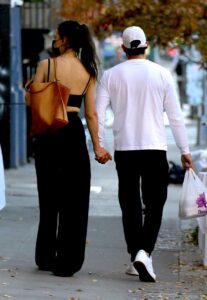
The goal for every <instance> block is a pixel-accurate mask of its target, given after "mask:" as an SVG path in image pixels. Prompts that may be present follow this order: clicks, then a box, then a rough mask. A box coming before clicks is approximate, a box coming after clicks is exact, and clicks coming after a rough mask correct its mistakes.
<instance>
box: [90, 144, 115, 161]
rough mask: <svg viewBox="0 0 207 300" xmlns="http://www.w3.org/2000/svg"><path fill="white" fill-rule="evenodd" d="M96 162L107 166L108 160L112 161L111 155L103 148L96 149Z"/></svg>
mask: <svg viewBox="0 0 207 300" xmlns="http://www.w3.org/2000/svg"><path fill="white" fill-rule="evenodd" d="M94 153H95V160H97V161H98V162H99V163H100V164H105V163H106V162H107V161H108V160H112V156H111V154H110V153H109V152H108V151H107V150H105V149H104V148H103V147H98V148H97V149H94Z"/></svg>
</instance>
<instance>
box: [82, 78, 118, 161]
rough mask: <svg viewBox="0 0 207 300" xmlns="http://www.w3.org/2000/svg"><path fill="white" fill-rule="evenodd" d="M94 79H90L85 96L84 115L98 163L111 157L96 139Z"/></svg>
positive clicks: (96, 118)
mask: <svg viewBox="0 0 207 300" xmlns="http://www.w3.org/2000/svg"><path fill="white" fill-rule="evenodd" d="M94 94H95V81H94V80H91V82H90V84H89V87H88V90H87V93H86V98H85V117H86V122H87V125H88V129H89V132H90V135H91V140H92V143H93V150H94V153H95V158H96V159H97V160H98V161H99V162H100V163H105V162H107V161H108V160H111V159H112V157H111V155H110V153H108V152H107V151H106V150H105V149H104V148H103V147H101V146H100V144H99V139H98V116H97V112H96V106H95V98H94Z"/></svg>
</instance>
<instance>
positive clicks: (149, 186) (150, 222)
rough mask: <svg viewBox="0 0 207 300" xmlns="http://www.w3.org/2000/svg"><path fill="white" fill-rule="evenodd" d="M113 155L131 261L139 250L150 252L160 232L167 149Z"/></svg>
mask: <svg viewBox="0 0 207 300" xmlns="http://www.w3.org/2000/svg"><path fill="white" fill-rule="evenodd" d="M114 157H115V163H116V169H117V174H118V182H119V187H118V194H119V203H120V207H121V210H122V221H123V228H124V234H125V239H126V243H127V249H128V252H129V254H130V255H131V261H134V259H135V256H136V254H137V252H138V251H139V250H140V249H143V250H145V251H146V252H148V253H151V252H152V251H153V249H154V247H155V243H156V240H157V237H158V234H159V230H160V226H161V221H162V213H163V207H164V204H165V202H166V199H167V186H168V162H167V157H166V151H161V150H135V151H115V155H114ZM143 207H144V210H143ZM143 211H144V214H143Z"/></svg>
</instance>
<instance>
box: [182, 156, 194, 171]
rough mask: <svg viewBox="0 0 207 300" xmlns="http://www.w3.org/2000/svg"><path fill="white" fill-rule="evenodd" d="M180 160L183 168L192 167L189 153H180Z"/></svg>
mask: <svg viewBox="0 0 207 300" xmlns="http://www.w3.org/2000/svg"><path fill="white" fill-rule="evenodd" d="M181 162H182V166H183V169H190V168H192V169H193V160H192V156H191V154H182V155H181Z"/></svg>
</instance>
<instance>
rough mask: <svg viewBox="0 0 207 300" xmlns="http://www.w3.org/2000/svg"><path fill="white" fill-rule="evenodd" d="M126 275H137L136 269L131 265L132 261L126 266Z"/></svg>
mask: <svg viewBox="0 0 207 300" xmlns="http://www.w3.org/2000/svg"><path fill="white" fill-rule="evenodd" d="M125 273H126V274H127V275H133V276H139V274H138V272H137V270H136V269H135V267H134V266H133V263H130V264H129V265H128V266H127V268H126V272H125Z"/></svg>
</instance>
